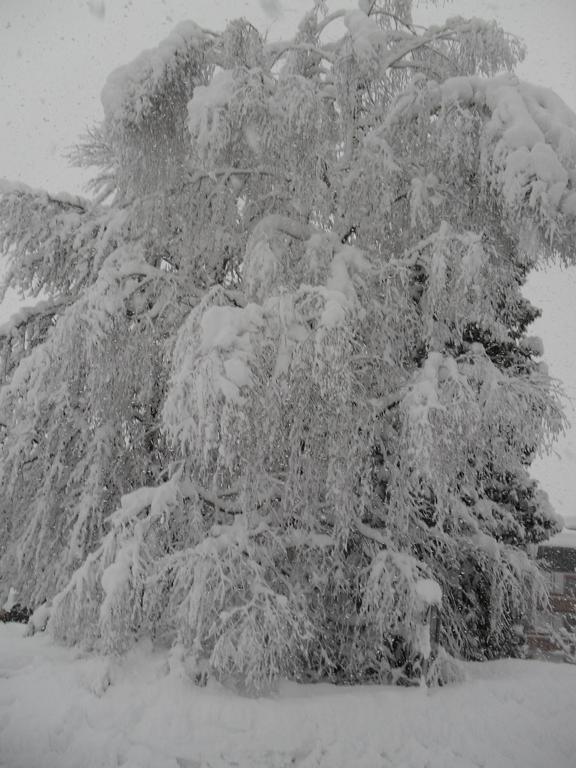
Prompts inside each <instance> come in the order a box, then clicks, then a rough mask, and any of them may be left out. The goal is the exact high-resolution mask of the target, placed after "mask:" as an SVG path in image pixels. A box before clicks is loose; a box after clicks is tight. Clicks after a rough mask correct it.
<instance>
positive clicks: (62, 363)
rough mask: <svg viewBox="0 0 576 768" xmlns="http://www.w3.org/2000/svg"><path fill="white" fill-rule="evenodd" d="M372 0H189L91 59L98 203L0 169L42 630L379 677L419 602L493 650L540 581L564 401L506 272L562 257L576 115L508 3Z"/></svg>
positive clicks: (17, 475) (11, 341)
mask: <svg viewBox="0 0 576 768" xmlns="http://www.w3.org/2000/svg"><path fill="white" fill-rule="evenodd" d="M359 6H360V7H359V9H358V10H354V11H348V12H344V11H342V12H336V13H333V14H330V15H327V14H326V12H325V10H324V8H323V3H321V2H316V3H315V4H314V8H313V10H312V11H311V12H310V13H308V14H307V15H306V16H305V17H304V19H303V20H302V22H301V24H300V27H299V29H298V32H297V34H296V36H295V37H294V39H293V40H289V41H286V42H272V43H269V42H265V41H264V39H263V37H262V36H261V35H260V33H259V32H258V31H257V30H256V29H255V28H254V27H253V26H252V25H251V24H250V23H249V22H247V21H245V20H238V21H234V22H232V23H231V24H230V25H229V26H228V28H227V29H226V30H225V31H224V32H223V33H221V34H215V33H213V32H208V31H205V30H203V29H201V28H199V27H198V26H196V25H195V24H193V23H192V22H186V23H184V24H181V25H179V26H178V27H177V28H176V30H175V31H174V32H173V33H172V34H171V36H170V37H169V38H168V39H167V40H165V41H164V42H163V43H161V44H160V46H159V47H158V48H157V49H155V50H153V51H147V52H145V53H143V54H141V55H140V56H139V57H138V58H137V59H136V60H135V61H134V62H132V63H131V64H129V65H127V66H126V67H122V68H121V69H119V70H117V71H116V72H114V73H112V75H111V76H110V77H109V79H108V81H107V83H106V86H105V88H104V91H103V94H102V101H103V106H104V115H105V116H104V121H103V122H102V124H101V125H99V126H98V127H96V128H95V129H94V130H92V131H91V132H90V133H89V135H88V136H87V137H86V139H85V141H84V143H83V144H82V145H81V146H80V147H79V148H78V150H77V153H76V159H77V160H78V161H79V162H83V163H85V164H87V165H89V166H98V168H99V171H98V173H97V175H96V176H95V178H94V182H93V192H94V194H95V197H94V199H93V200H90V201H87V200H82V199H77V198H72V197H64V196H58V197H54V196H50V195H48V194H46V193H44V192H37V191H34V190H31V189H28V188H25V187H22V186H18V185H10V184H6V183H4V184H3V186H2V187H1V188H0V193H1V194H0V229H1V233H2V244H3V249H4V252H5V253H6V254H7V256H8V258H9V261H10V270H9V275H8V281H7V282H8V284H9V285H11V286H13V287H16V288H18V289H20V290H22V291H24V292H26V293H28V294H33V295H36V296H42V297H44V298H43V300H42V301H39V302H38V303H36V304H35V305H34V306H33V307H31V308H28V309H26V310H23V311H21V312H20V313H19V314H18V315H16V316H15V317H14V318H13V320H12V321H11V322H10V323H8V324H7V325H5V326H4V327H3V328H2V329H0V335H1V347H0V356H1V359H2V363H3V365H2V384H3V386H2V389H1V390H0V421H1V422H2V435H1V440H2V442H1V452H2V453H1V462H0V485H1V488H2V495H1V499H2V501H1V504H2V511H1V518H0V541H1V542H2V543H1V544H0V547H1V549H0V574H1V576H2V579H3V580H6V583H10V584H14V585H15V586H16V587H17V588H18V590H19V595H20V597H21V598H24V597H25V598H26V599H27V600H29V601H37V600H40V599H41V598H44V597H54V604H53V611H52V617H51V620H50V629H51V631H52V633H53V635H54V636H55V637H57V638H58V639H61V640H63V641H66V642H71V643H72V642H81V643H84V644H86V645H88V646H91V647H98V648H103V649H105V650H107V651H109V650H114V651H121V650H123V649H125V648H127V647H129V645H130V644H131V643H132V642H133V641H134V640H135V639H137V638H139V637H141V636H151V637H152V638H153V639H154V640H155V641H157V642H161V643H167V644H171V645H173V646H174V647H175V648H176V650H177V653H178V654H181V655H182V657H183V658H185V659H186V663H187V664H188V665H189V668H190V670H191V671H193V672H194V673H195V674H203V671H205V670H208V671H209V672H210V673H211V674H214V675H216V676H217V677H219V678H220V679H225V680H229V681H235V682H236V683H238V684H241V685H243V686H246V687H248V688H250V689H260V688H262V687H263V686H265V685H267V684H269V682H270V681H272V680H274V679H275V678H276V677H278V676H281V675H284V676H288V677H291V678H293V679H330V680H342V681H363V680H377V681H394V680H397V679H401V678H405V677H406V676H408V677H410V676H416V677H417V676H418V675H419V674H420V668H421V666H422V661H423V659H426V658H427V657H428V656H429V651H430V648H429V643H428V627H427V616H428V615H429V612H430V607H431V605H433V604H435V603H439V602H440V600H441V612H442V635H441V645H442V646H443V648H444V649H446V650H447V651H448V652H449V653H451V654H454V655H457V656H461V657H465V658H476V659H482V658H486V657H489V656H493V655H501V654H503V653H509V652H510V651H511V650H512V649H513V647H514V644H515V642H516V641H517V625H518V623H519V622H521V621H522V620H523V618H525V617H526V616H527V615H529V613H530V611H531V610H532V607H533V605H534V600H535V599H536V598H537V597H538V595H539V594H540V592H541V589H542V587H541V582H540V580H539V578H538V572H537V568H536V567H535V565H534V563H533V561H532V560H531V558H530V557H529V556H528V550H529V545H530V544H532V543H536V542H538V541H541V540H542V539H544V538H546V537H547V536H548V535H549V534H550V533H551V532H554V531H555V530H557V527H558V521H557V520H556V518H555V516H554V514H553V512H552V510H551V508H550V506H549V504H548V502H547V499H546V496H545V494H544V493H543V492H542V491H540V490H539V489H538V487H537V485H536V483H535V482H534V481H533V480H531V479H530V477H529V474H528V468H529V465H530V462H531V461H532V459H533V457H534V456H535V455H536V453H537V452H539V451H542V450H544V449H546V448H547V446H548V445H549V444H550V443H551V441H552V440H553V438H554V437H555V435H556V434H557V433H558V431H559V430H561V429H562V426H563V415H562V411H561V407H560V404H559V398H558V392H557V389H556V385H555V384H554V382H553V381H552V380H551V379H550V378H549V376H548V374H547V371H546V369H545V366H544V365H543V364H542V363H541V362H539V361H538V357H539V355H540V353H541V349H540V348H539V346H538V343H537V342H536V340H534V339H530V338H529V337H527V335H526V330H527V327H528V325H529V323H530V322H531V321H532V320H533V319H534V317H535V316H536V314H537V311H536V310H535V309H534V308H533V307H532V306H531V305H530V304H529V303H528V302H527V301H526V299H525V298H523V296H522V293H521V287H522V285H523V282H524V279H525V277H526V274H527V273H528V272H529V270H531V269H533V268H534V267H535V266H536V265H537V264H538V262H539V261H540V260H543V259H546V258H552V257H557V258H561V259H563V260H565V261H566V262H571V261H573V260H574V256H575V253H574V242H575V239H574V234H575V231H576V116H575V115H574V114H573V113H572V112H571V111H570V110H569V109H568V108H567V107H566V106H565V105H564V103H563V102H562V101H561V100H560V99H559V98H558V97H556V96H555V95H554V94H553V93H551V92H550V91H549V90H546V89H544V88H537V87H534V86H531V85H528V84H526V83H524V82H521V81H519V80H518V78H517V77H516V76H515V75H514V74H513V73H512V69H513V67H514V64H515V63H516V62H517V61H518V60H519V59H520V58H521V57H522V55H523V51H522V48H521V46H520V45H519V44H518V42H517V40H516V39H515V38H513V37H511V36H509V35H507V34H506V33H505V32H503V31H502V30H501V29H500V28H499V27H498V26H497V25H495V24H494V23H486V22H481V21H479V20H473V21H468V20H465V19H461V18H456V19H451V20H450V21H449V22H447V23H446V24H445V25H443V26H441V27H435V28H432V29H429V30H424V31H422V29H421V28H420V27H417V26H415V25H414V24H413V21H412V16H411V3H410V2H409V0H379V1H377V2H369V3H365V2H363V1H362V2H360V4H359ZM341 21H343V22H344V25H345V27H344V33H343V35H342V36H341V37H340V38H336V39H334V35H332V38H331V39H328V38H327V35H328V34H329V32H330V30H331V29H332V27H333V26H334V25H336V24H337V23H340V22H341ZM46 297H48V298H46ZM437 667H438V665H437ZM428 674H429V676H430V677H433V676H434V675H435V674H440V675H441V674H442V672H441V671H438V668H437V669H436V672H435V671H434V670H433V669H432V668H429V669H428Z"/></svg>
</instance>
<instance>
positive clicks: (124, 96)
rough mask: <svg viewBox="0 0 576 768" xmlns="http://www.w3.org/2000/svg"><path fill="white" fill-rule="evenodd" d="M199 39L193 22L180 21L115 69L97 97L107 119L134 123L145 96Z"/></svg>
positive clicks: (144, 104) (200, 34) (200, 35)
mask: <svg viewBox="0 0 576 768" xmlns="http://www.w3.org/2000/svg"><path fill="white" fill-rule="evenodd" d="M203 38H204V33H203V31H202V30H201V29H200V27H198V26H197V25H196V24H195V23H194V22H193V21H183V22H181V23H180V24H178V25H177V26H176V27H175V28H174V30H173V31H172V32H171V33H170V35H168V37H167V38H165V39H164V40H162V42H161V43H160V44H159V45H158V46H157V47H156V48H152V49H150V50H147V51H142V53H140V54H139V55H138V56H137V57H136V58H135V59H134V60H133V61H131V62H130V63H129V64H125V65H124V66H122V67H118V69H115V70H114V71H113V72H112V73H111V74H110V75H109V76H108V78H107V80H106V83H105V85H104V88H103V89H102V94H101V97H100V98H101V101H102V107H103V108H104V114H105V115H106V118H107V120H109V121H122V120H125V119H128V120H129V121H134V122H138V120H139V119H140V117H141V115H142V113H144V112H145V111H146V109H147V108H148V107H149V95H150V94H151V93H153V92H154V89H155V88H156V87H157V86H158V84H159V83H160V82H162V80H163V79H164V78H165V77H166V76H167V75H168V74H169V73H170V71H171V69H172V67H173V62H174V61H175V60H176V59H177V58H178V56H183V55H186V53H187V52H188V51H189V50H190V49H191V48H194V47H195V46H196V45H199V44H200V43H201V41H202V40H203Z"/></svg>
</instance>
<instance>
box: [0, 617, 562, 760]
mask: <svg viewBox="0 0 576 768" xmlns="http://www.w3.org/2000/svg"><path fill="white" fill-rule="evenodd" d="M23 631H24V627H22V626H21V625H15V624H6V625H0V681H1V682H0V765H1V766H6V768H80V767H81V768H96V766H98V768H112V766H114V768H117V766H122V768H225V767H228V766H235V768H288V766H297V767H298V768H351V766H354V768H424V766H426V767H427V768H479V767H480V766H484V767H486V768H520V766H521V768H544V767H545V766H554V768H573V766H574V754H575V746H576V738H575V735H574V716H575V714H576V703H575V700H574V689H575V686H576V667H574V666H569V665H560V664H548V663H545V662H538V661H511V660H509V661H500V662H490V663H485V664H467V665H466V673H467V680H466V681H465V682H464V683H462V684H459V685H454V686H449V687H445V688H439V689H428V690H427V689H425V688H411V689H402V688H382V687H368V686H364V687H354V686H352V687H344V688H335V687H333V686H330V685H316V686H304V685H296V684H291V683H284V684H282V685H281V686H280V690H279V691H278V692H277V693H276V694H274V695H271V696H269V697H265V698H261V699H247V698H241V697H238V696H236V695H234V694H232V693H230V692H229V691H226V690H224V689H223V688H221V687H219V686H217V685H215V684H209V685H208V687H207V688H196V687H194V686H193V685H192V684H191V683H190V682H188V681H187V680H186V679H185V677H184V675H183V667H182V665H180V666H179V665H175V664H172V665H170V659H169V656H168V654H159V653H153V652H152V651H151V649H150V648H148V647H146V646H145V645H142V646H140V647H139V648H137V649H136V650H134V651H132V652H131V653H130V654H129V655H128V656H127V657H126V658H124V659H123V660H122V661H119V660H117V659H116V660H114V659H111V658H110V659H105V658H101V657H91V656H85V655H84V656H83V655H82V654H80V653H79V652H78V651H73V650H70V649H66V648H61V647H56V646H53V645H52V644H51V643H50V640H49V638H48V637H47V636H46V635H43V634H37V635H35V636H34V637H30V638H23V637H22V634H23ZM170 670H172V671H170Z"/></svg>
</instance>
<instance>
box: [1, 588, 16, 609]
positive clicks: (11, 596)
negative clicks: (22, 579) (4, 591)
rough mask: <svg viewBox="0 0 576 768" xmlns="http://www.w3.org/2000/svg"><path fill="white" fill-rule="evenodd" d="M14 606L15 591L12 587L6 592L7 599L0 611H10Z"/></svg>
mask: <svg viewBox="0 0 576 768" xmlns="http://www.w3.org/2000/svg"><path fill="white" fill-rule="evenodd" d="M15 605H16V590H15V589H14V587H10V590H9V591H8V597H7V598H6V602H5V603H4V605H3V606H2V610H3V611H11V610H12V608H14V606H15Z"/></svg>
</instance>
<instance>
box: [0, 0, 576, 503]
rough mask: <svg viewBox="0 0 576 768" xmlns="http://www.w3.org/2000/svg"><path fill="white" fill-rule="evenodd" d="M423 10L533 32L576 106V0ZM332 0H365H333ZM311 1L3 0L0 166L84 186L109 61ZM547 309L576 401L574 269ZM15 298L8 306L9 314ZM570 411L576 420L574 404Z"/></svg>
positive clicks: (571, 446) (561, 498) (569, 449)
mask: <svg viewBox="0 0 576 768" xmlns="http://www.w3.org/2000/svg"><path fill="white" fill-rule="evenodd" d="M419 5H420V8H419V9H418V10H417V11H416V13H415V17H416V20H417V21H420V22H421V23H425V24H427V23H438V22H439V21H441V20H442V19H444V18H448V17H450V16H455V15H462V16H468V17H469V16H480V17H483V18H495V19H496V20H497V21H498V22H500V23H501V24H502V25H503V26H504V27H505V28H506V29H508V30H509V31H510V32H513V33H515V34H517V35H519V36H520V37H522V38H523V39H524V41H525V42H526V44H527V46H528V56H527V59H526V61H525V62H524V63H523V64H522V65H521V67H520V70H519V73H520V75H521V76H522V77H524V78H525V79H528V80H532V81H533V82H536V83H538V84H541V85H547V86H550V87H551V88H553V89H554V90H555V91H556V92H557V93H558V94H559V95H560V96H562V98H563V99H564V100H565V101H566V102H567V103H568V104H569V106H571V107H572V109H574V110H576V0H546V1H544V0H453V1H452V2H443V0H439V2H437V3H433V2H426V0H423V2H421V3H420V4H419ZM328 6H329V7H330V8H331V9H336V8H340V7H355V6H356V0H343V2H338V0H328ZM309 7H311V1H310V0H236V1H235V2H232V1H231V0H0V177H7V178H10V179H14V180H20V181H23V182H25V183H27V184H30V185H31V186H34V187H44V188H47V189H49V190H51V191H60V190H62V189H66V190H68V191H71V192H81V191H82V185H83V183H84V182H85V180H86V175H85V173H83V172H80V171H79V170H78V169H72V168H70V167H68V165H67V162H66V160H65V158H64V153H65V152H66V150H67V148H69V147H70V146H71V145H72V144H73V143H74V142H75V140H76V139H77V137H78V136H79V134H80V133H82V131H84V130H85V129H86V127H88V126H89V125H91V124H93V123H94V122H96V121H98V120H99V119H100V117H101V107H100V101H99V95H100V91H101V89H102V86H103V84H104V81H105V79H106V77H107V75H108V74H109V72H110V71H111V70H113V69H114V68H116V67H117V66H120V65H121V64H124V63H126V62H127V61H129V60H130V59H132V58H133V57H134V56H136V55H137V54H138V53H139V52H140V51H141V50H142V49H144V48H149V47H153V46H155V45H156V44H157V43H158V42H159V41H160V40H161V39H162V38H163V37H165V36H166V34H167V33H168V32H169V31H170V29H171V28H172V27H173V26H175V24H177V23H178V22H179V21H181V20H183V19H188V18H192V19H194V20H195V21H197V22H198V23H199V24H201V25H202V26H206V27H210V28H213V29H221V28H222V27H223V25H224V24H225V23H226V21H227V20H228V19H230V18H235V17H238V16H245V17H247V18H249V19H250V20H251V21H252V22H253V23H254V24H256V25H257V26H258V27H259V28H261V29H264V30H266V31H267V32H268V36H269V37H270V38H275V37H284V36H286V35H287V34H289V32H290V31H291V30H293V29H294V27H295V25H296V23H297V21H298V19H299V18H300V17H301V15H302V13H303V12H305V11H306V10H307V9H308V8H309ZM529 294H530V297H531V298H532V300H533V301H534V303H536V304H537V305H538V306H540V307H542V308H543V309H544V313H545V315H544V319H543V321H542V322H540V323H539V325H538V327H537V332H538V333H539V334H540V335H541V336H542V337H543V339H544V343H545V348H546V359H547V361H548V362H549V364H550V367H551V371H552V373H553V374H554V375H555V376H557V377H558V378H560V379H561V380H562V381H563V382H564V384H565V387H566V391H567V393H568V394H569V395H570V396H571V397H573V398H574V400H575V401H576V363H575V361H574V360H575V358H576V270H573V269H572V270H569V271H568V272H566V271H563V272H560V271H558V270H552V271H551V272H549V273H547V274H537V275H536V276H535V278H534V279H532V280H531V283H530V288H529ZM9 311H10V310H9V308H7V307H4V308H0V319H1V317H2V316H4V317H5V315H6V313H7V312H9ZM569 417H570V418H571V420H573V421H574V422H575V424H576V410H575V409H574V408H573V407H571V408H570V410H569ZM535 469H536V473H537V475H538V476H539V477H540V479H541V480H542V483H543V485H544V487H545V488H546V490H548V492H549V494H550V497H551V499H552V501H553V503H554V505H555V506H556V508H557V510H558V511H559V512H560V513H562V514H565V515H571V514H572V515H574V514H576V504H574V502H573V499H575V498H576V427H575V428H573V429H572V430H571V431H570V432H569V434H568V435H567V437H566V439H565V440H563V441H561V442H560V443H559V444H558V448H557V453H556V455H554V456H551V457H548V458H547V459H546V460H544V461H543V462H541V463H539V464H538V465H537V466H536V468H535Z"/></svg>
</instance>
